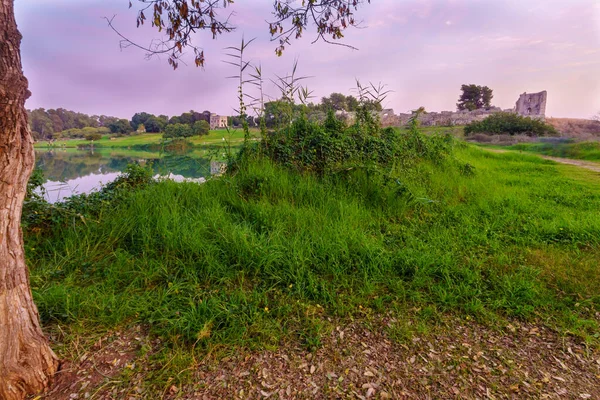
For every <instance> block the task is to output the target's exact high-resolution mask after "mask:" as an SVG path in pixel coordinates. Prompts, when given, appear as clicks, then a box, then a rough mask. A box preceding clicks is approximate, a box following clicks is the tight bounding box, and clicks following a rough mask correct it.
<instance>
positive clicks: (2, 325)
mask: <svg viewBox="0 0 600 400" xmlns="http://www.w3.org/2000/svg"><path fill="white" fill-rule="evenodd" d="M20 44H21V35H20V33H19V31H18V30H17V24H16V22H15V16H14V3H13V0H0V399H6V400H12V399H22V398H24V397H25V396H26V395H27V394H31V393H36V392H40V391H42V390H44V389H45V388H47V387H48V384H49V381H50V378H51V377H52V375H53V374H54V373H55V372H56V369H57V367H58V360H57V358H56V356H55V355H54V353H53V352H52V350H51V349H50V346H49V344H48V340H47V339H46V337H45V336H44V334H43V333H42V329H41V327H40V322H39V315H38V311H37V308H36V306H35V304H34V303H33V298H32V295H31V289H30V287H29V271H28V270H27V266H26V265H25V253H24V250H23V233H22V231H21V210H22V208H23V199H24V198H25V193H26V189H27V181H28V179H29V176H30V175H31V171H32V169H33V166H34V151H33V139H32V137H31V130H30V129H29V125H28V123H27V112H26V111H25V100H26V99H27V98H28V97H29V95H30V93H29V90H27V79H25V77H24V76H23V71H22V68H21V55H20V50H19V47H20Z"/></svg>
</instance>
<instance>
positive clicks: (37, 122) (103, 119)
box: [28, 108, 210, 140]
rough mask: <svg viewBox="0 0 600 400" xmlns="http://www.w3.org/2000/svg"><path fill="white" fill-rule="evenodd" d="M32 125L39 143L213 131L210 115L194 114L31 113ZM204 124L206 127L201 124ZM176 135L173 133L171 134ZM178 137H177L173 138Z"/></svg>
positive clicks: (30, 111)
mask: <svg viewBox="0 0 600 400" xmlns="http://www.w3.org/2000/svg"><path fill="white" fill-rule="evenodd" d="M28 115H29V124H30V126H31V130H32V132H33V137H34V138H35V139H37V140H50V139H62V138H86V139H88V140H92V139H93V140H97V139H98V138H99V137H102V135H105V134H111V133H112V134H117V135H129V134H132V133H133V132H138V131H139V132H148V133H167V128H168V127H169V126H173V125H185V127H187V128H182V127H181V126H178V127H177V129H175V132H180V133H181V132H185V133H186V135H187V133H188V131H189V132H191V134H189V135H187V136H192V135H206V134H208V130H209V129H210V111H203V112H201V113H200V112H196V111H194V110H190V111H188V112H184V113H183V114H181V115H179V116H173V117H170V118H169V117H168V116H167V115H158V116H157V115H153V114H150V113H147V112H139V113H135V114H134V115H133V117H132V118H131V120H128V119H125V118H117V117H111V116H106V115H87V114H83V113H79V112H75V111H69V110H65V109H64V108H57V109H48V110H46V109H44V108H37V109H35V110H28ZM201 121H203V122H204V124H202V123H199V122H201ZM173 132H174V130H173V129H170V130H169V134H172V133H173ZM176 136H180V135H176ZM171 137H175V136H171Z"/></svg>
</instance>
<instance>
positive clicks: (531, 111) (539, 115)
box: [515, 90, 548, 119]
mask: <svg viewBox="0 0 600 400" xmlns="http://www.w3.org/2000/svg"><path fill="white" fill-rule="evenodd" d="M547 97H548V93H547V92H546V91H545V90H544V91H543V92H539V93H529V94H528V93H523V94H522V95H521V96H519V100H517V104H516V105H515V112H516V113H517V114H519V115H523V116H525V117H530V118H536V119H544V118H545V117H546V98H547Z"/></svg>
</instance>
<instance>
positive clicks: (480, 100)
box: [456, 84, 494, 111]
mask: <svg viewBox="0 0 600 400" xmlns="http://www.w3.org/2000/svg"><path fill="white" fill-rule="evenodd" d="M460 90H461V91H462V93H461V95H460V97H459V99H458V103H457V104H456V108H457V109H458V110H459V111H464V110H468V111H473V110H479V109H481V108H490V107H491V106H492V98H493V97H494V95H493V93H492V92H493V91H492V89H490V88H489V87H487V86H478V85H474V84H470V85H462V86H461V87H460Z"/></svg>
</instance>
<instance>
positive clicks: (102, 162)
mask: <svg viewBox="0 0 600 400" xmlns="http://www.w3.org/2000/svg"><path fill="white" fill-rule="evenodd" d="M35 156H36V165H37V166H38V167H40V168H41V169H42V171H43V172H44V177H45V178H46V180H47V181H46V183H45V184H44V189H45V190H46V199H47V200H48V201H49V202H51V203H54V202H57V201H62V200H63V199H65V198H66V197H69V196H72V195H74V194H80V193H89V192H91V191H93V190H97V189H98V188H100V187H101V186H102V185H103V184H106V183H108V182H110V181H112V180H114V179H115V178H116V177H117V176H118V175H119V174H120V173H121V172H122V171H124V170H125V168H126V167H127V165H128V164H130V163H133V162H138V163H140V164H142V165H144V164H146V163H148V162H151V163H152V164H151V165H152V169H153V170H154V172H155V174H156V176H162V177H168V178H169V179H173V180H175V181H183V180H193V181H198V182H202V181H203V178H208V177H210V176H211V161H210V159H209V158H207V156H208V154H206V152H203V151H201V150H200V151H194V152H190V153H186V154H175V153H154V152H148V151H131V150H109V149H100V150H77V149H53V150H39V151H38V150H36V153H35ZM220 165H221V163H215V162H213V163H212V167H213V173H216V172H217V170H218V168H219V166H220Z"/></svg>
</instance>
